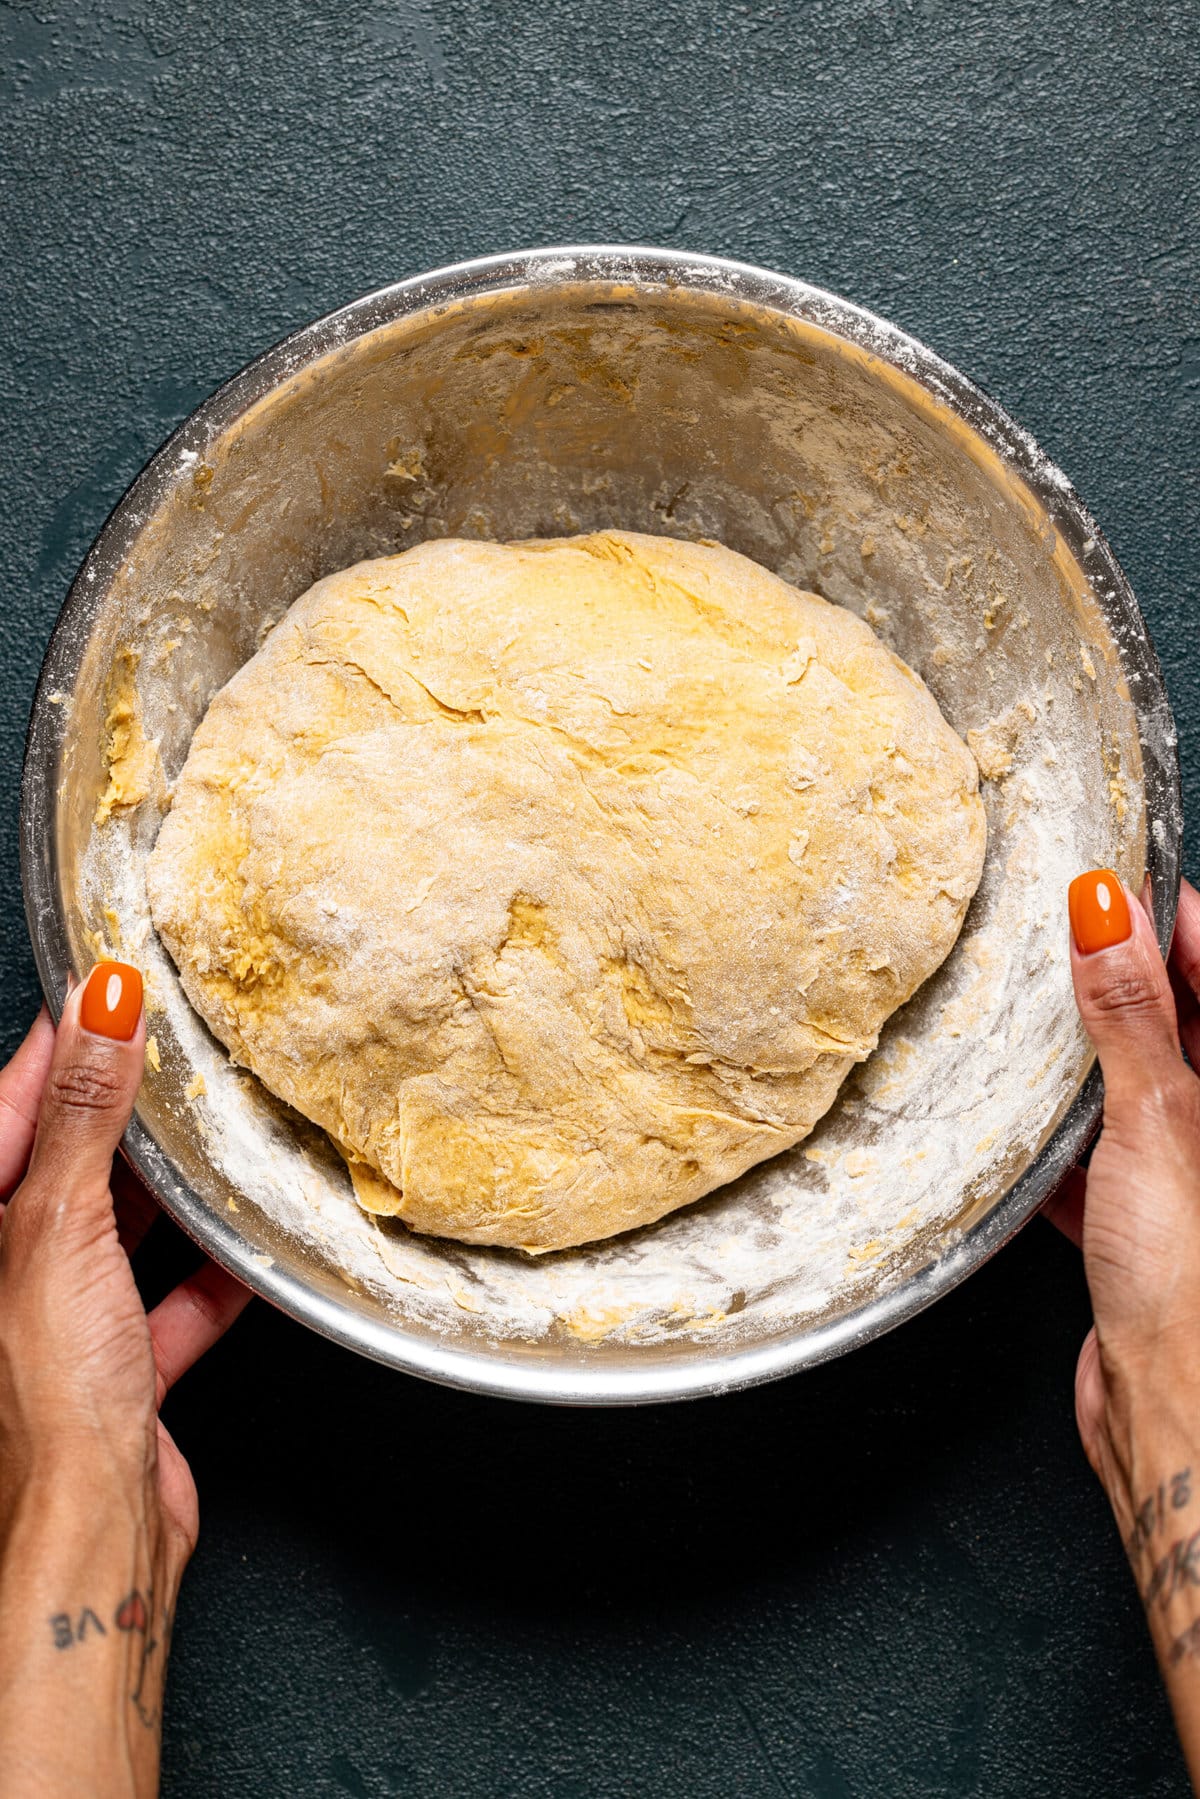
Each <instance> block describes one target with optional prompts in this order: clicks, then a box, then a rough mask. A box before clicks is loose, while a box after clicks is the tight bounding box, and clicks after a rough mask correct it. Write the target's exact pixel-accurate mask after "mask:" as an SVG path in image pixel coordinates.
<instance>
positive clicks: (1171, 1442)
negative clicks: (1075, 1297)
mask: <svg viewBox="0 0 1200 1799" xmlns="http://www.w3.org/2000/svg"><path fill="white" fill-rule="evenodd" d="M1070 897H1071V905H1070V911H1071V925H1072V938H1073V942H1072V951H1071V967H1072V973H1073V975H1074V980H1075V994H1076V999H1077V1000H1078V1003H1079V1011H1080V1015H1081V1016H1082V1018H1083V1022H1084V1024H1085V1026H1086V1027H1087V1031H1088V1035H1089V1036H1090V1037H1091V1039H1092V1042H1093V1043H1094V1044H1095V1046H1096V1053H1097V1055H1098V1056H1099V1059H1100V1067H1101V1070H1102V1072H1103V1075H1104V1128H1103V1130H1102V1131H1101V1134H1100V1138H1099V1140H1098V1142H1097V1144H1096V1147H1095V1150H1094V1151H1093V1153H1092V1158H1091V1162H1090V1164H1089V1166H1088V1169H1087V1173H1086V1175H1085V1174H1083V1173H1082V1172H1080V1171H1077V1172H1076V1174H1075V1175H1074V1177H1072V1179H1071V1181H1069V1182H1068V1183H1067V1185H1066V1187H1065V1188H1064V1189H1063V1190H1061V1191H1060V1193H1059V1194H1058V1195H1057V1196H1056V1197H1055V1200H1054V1201H1053V1202H1052V1205H1051V1207H1050V1208H1048V1209H1049V1211H1050V1215H1051V1217H1052V1218H1053V1219H1054V1221H1055V1222H1056V1223H1057V1224H1059V1225H1061V1226H1062V1228H1063V1229H1064V1230H1066V1231H1067V1233H1068V1235H1070V1236H1072V1237H1074V1239H1075V1241H1076V1242H1081V1243H1082V1246H1083V1259H1084V1268H1085V1270H1086V1273H1087V1280H1088V1288H1089V1290H1090V1292H1091V1297H1092V1313H1093V1316H1094V1318H1095V1324H1094V1326H1093V1328H1092V1330H1091V1331H1090V1332H1089V1334H1088V1336H1087V1338H1086V1340H1085V1342H1084V1345H1083V1349H1082V1351H1081V1352H1080V1356H1079V1365H1078V1369H1077V1372H1076V1380H1075V1408H1076V1415H1077V1417H1078V1421H1079V1432H1080V1435H1081V1437H1082V1439H1083V1446H1084V1449H1085V1451H1086V1453H1087V1456H1088V1460H1089V1461H1090V1462H1091V1464H1092V1467H1093V1468H1094V1469H1095V1470H1096V1472H1097V1474H1098V1475H1099V1476H1100V1479H1101V1481H1102V1482H1103V1484H1104V1487H1105V1490H1106V1492H1107V1494H1108V1497H1109V1501H1110V1503H1111V1505H1112V1508H1113V1512H1114V1514H1115V1516H1116V1519H1117V1524H1118V1526H1119V1528H1120V1531H1121V1535H1122V1537H1123V1539H1124V1542H1125V1547H1126V1550H1127V1553H1128V1555H1129V1559H1130V1563H1131V1565H1132V1568H1133V1572H1134V1577H1135V1579H1136V1581H1137V1583H1138V1590H1139V1592H1140V1594H1141V1597H1142V1601H1143V1603H1144V1605H1145V1607H1146V1614H1147V1618H1148V1621H1149V1624H1150V1631H1151V1635H1152V1637H1153V1639H1154V1645H1155V1648H1156V1650H1157V1652H1158V1657H1159V1661H1160V1663H1161V1666H1162V1669H1163V1674H1164V1676H1165V1679H1166V1682H1167V1688H1168V1691H1169V1693H1170V1696H1171V1702H1172V1705H1173V1707H1174V1710H1175V1719H1176V1723H1177V1725H1178V1727H1179V1734H1180V1739H1181V1741H1182V1743H1183V1748H1184V1753H1185V1755H1186V1756H1187V1760H1188V1766H1189V1769H1190V1771H1191V1775H1192V1779H1193V1781H1194V1782H1196V1783H1197V1791H1198V1792H1200V1076H1198V1075H1197V1074H1196V1072H1195V1070H1196V1069H1197V1068H1200V896H1198V895H1197V893H1196V892H1195V890H1194V889H1193V888H1191V887H1189V886H1188V885H1187V883H1186V882H1185V883H1184V886H1183V890H1182V892H1181V894H1180V898H1179V917H1178V922H1177V925H1176V930H1175V941H1174V944H1173V946H1172V950H1171V957H1170V972H1169V974H1168V970H1167V968H1166V967H1164V965H1163V961H1162V957H1161V956H1160V954H1159V950H1158V943H1157V940H1156V938H1155V935H1154V928H1153V926H1152V924H1151V922H1150V918H1149V916H1148V913H1147V911H1146V910H1144V909H1143V907H1142V906H1141V905H1139V903H1138V902H1137V900H1136V899H1135V898H1134V897H1133V896H1132V895H1131V894H1129V893H1127V892H1125V890H1124V889H1123V888H1122V887H1121V885H1120V883H1119V882H1118V881H1117V879H1116V877H1115V875H1112V874H1111V873H1109V872H1108V871H1105V870H1100V871H1097V872H1095V873H1093V874H1090V875H1086V876H1081V877H1080V879H1079V880H1078V881H1076V882H1073V883H1072V890H1071V896H1070ZM1184 1052H1186V1054H1187V1057H1188V1059H1189V1061H1190V1062H1191V1064H1192V1066H1191V1067H1190V1068H1189V1067H1188V1065H1187V1063H1186V1062H1185V1061H1184Z"/></svg>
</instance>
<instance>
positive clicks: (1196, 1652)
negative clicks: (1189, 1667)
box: [1167, 1618, 1200, 1668]
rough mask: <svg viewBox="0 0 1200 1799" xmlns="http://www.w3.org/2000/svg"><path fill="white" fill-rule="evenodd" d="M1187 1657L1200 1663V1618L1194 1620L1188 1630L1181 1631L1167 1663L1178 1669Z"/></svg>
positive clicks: (1168, 1653)
mask: <svg viewBox="0 0 1200 1799" xmlns="http://www.w3.org/2000/svg"><path fill="white" fill-rule="evenodd" d="M1185 1657H1186V1658H1190V1659H1191V1660H1192V1661H1200V1618H1193V1619H1192V1621H1191V1623H1190V1624H1189V1625H1188V1627H1187V1629H1186V1630H1185V1631H1181V1633H1180V1634H1179V1636H1177V1637H1176V1638H1175V1641H1174V1642H1173V1643H1172V1644H1171V1647H1170V1649H1168V1651H1167V1661H1168V1662H1169V1663H1170V1665H1171V1667H1172V1668H1174V1667H1176V1666H1177V1665H1178V1664H1179V1663H1180V1662H1181V1661H1183V1660H1184V1659H1185Z"/></svg>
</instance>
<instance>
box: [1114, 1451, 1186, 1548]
mask: <svg viewBox="0 0 1200 1799" xmlns="http://www.w3.org/2000/svg"><path fill="white" fill-rule="evenodd" d="M1191 1497H1192V1471H1191V1469H1190V1468H1180V1469H1179V1470H1178V1471H1177V1472H1176V1473H1175V1474H1172V1475H1171V1476H1170V1478H1169V1479H1168V1480H1160V1481H1159V1483H1158V1485H1157V1487H1156V1488H1155V1489H1154V1491H1153V1493H1151V1494H1149V1496H1148V1497H1147V1498H1145V1499H1143V1501H1142V1503H1141V1505H1140V1506H1139V1507H1138V1509H1137V1512H1136V1514H1135V1516H1134V1520H1133V1529H1132V1530H1131V1531H1130V1533H1129V1536H1128V1537H1127V1538H1126V1541H1125V1549H1126V1553H1127V1554H1128V1556H1129V1559H1130V1561H1131V1562H1134V1563H1136V1562H1137V1559H1138V1557H1139V1556H1140V1555H1141V1553H1142V1551H1143V1550H1144V1549H1148V1548H1149V1546H1150V1543H1151V1540H1152V1539H1153V1538H1154V1537H1156V1536H1157V1535H1158V1533H1159V1531H1160V1530H1162V1528H1163V1526H1164V1524H1165V1523H1166V1521H1167V1515H1168V1513H1169V1512H1181V1511H1182V1510H1183V1508H1184V1506H1186V1505H1187V1504H1188V1503H1189V1502H1190V1500H1191Z"/></svg>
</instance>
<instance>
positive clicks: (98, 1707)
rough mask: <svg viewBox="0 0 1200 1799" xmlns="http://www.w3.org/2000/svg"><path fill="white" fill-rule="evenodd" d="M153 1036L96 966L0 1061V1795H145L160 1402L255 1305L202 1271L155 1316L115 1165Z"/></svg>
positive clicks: (158, 1553) (166, 1534)
mask: <svg viewBox="0 0 1200 1799" xmlns="http://www.w3.org/2000/svg"><path fill="white" fill-rule="evenodd" d="M145 1034H146V1032H145V1017H144V1013H143V1011H142V1004H141V977H140V976H139V975H138V973H137V971H136V969H132V968H129V967H127V966H126V965H125V964H122V963H102V964H100V965H99V966H98V967H97V968H96V969H94V970H93V972H92V974H91V976H90V977H89V980H88V982H87V983H86V984H85V986H83V987H81V988H77V989H76V990H75V992H74V993H72V994H71V996H70V998H69V999H68V1001H67V1003H66V1006H65V1008H64V1011H63V1018H62V1022H61V1024H60V1025H59V1027H58V1030H57V1032H56V1031H55V1029H54V1027H53V1025H52V1024H51V1022H50V1019H49V1017H48V1015H47V1014H46V1013H45V1012H44V1011H43V1012H42V1014H41V1015H40V1016H39V1018H38V1019H37V1021H36V1022H35V1024H34V1026H33V1029H32V1030H31V1032H30V1033H29V1036H28V1037H27V1038H26V1040H25V1042H24V1043H23V1044H22V1046H21V1048H20V1049H19V1050H18V1051H17V1054H16V1056H15V1057H14V1058H13V1060H12V1061H11V1062H10V1063H9V1064H8V1066H7V1067H6V1068H5V1069H4V1070H3V1071H2V1072H0V1197H2V1198H4V1199H6V1200H7V1202H8V1203H7V1205H6V1207H5V1208H4V1212H3V1219H2V1222H0V1532H2V1542H3V1557H2V1560H0V1764H3V1765H4V1766H5V1767H6V1770H7V1773H6V1780H11V1781H12V1784H11V1785H6V1788H5V1791H6V1794H7V1793H9V1792H21V1791H24V1790H28V1791H29V1792H31V1793H33V1792H38V1793H53V1792H57V1791H58V1790H60V1788H61V1790H63V1791H67V1790H79V1791H89V1792H99V1791H102V1792H104V1793H106V1794H107V1793H109V1792H113V1793H124V1792H130V1793H145V1792H153V1791H154V1790H155V1784H156V1781H157V1762H158V1736H159V1720H160V1699H161V1690H162V1681H163V1675H164V1673H165V1665H166V1647H167V1643H168V1639H169V1630H170V1620H171V1616H172V1614H173V1611H174V1604H175V1596H176V1593H177V1591H178V1586H179V1581H180V1578H181V1576H182V1573H183V1569H184V1567H185V1566H186V1564H187V1561H188V1559H189V1557H190V1555H191V1553H192V1550H193V1548H194V1547H195V1543H196V1535H197V1530H198V1510H197V1499H196V1488H195V1483H194V1481H193V1480H192V1476H191V1472H190V1470H189V1468H188V1466H187V1463H186V1461H185V1460H184V1458H183V1456H182V1455H181V1454H180V1452H179V1449H178V1447H177V1446H176V1444H175V1443H174V1441H173V1440H172V1438H171V1436H170V1433H169V1432H168V1431H167V1430H166V1429H165V1427H164V1425H163V1423H162V1420H161V1419H160V1417H159V1415H158V1411H159V1407H160V1405H161V1404H162V1401H163V1398H164V1396H165V1394H166V1393H167V1391H168V1389H169V1388H170V1387H171V1385H172V1384H173V1382H174V1381H175V1380H177V1379H178V1377H179V1376H180V1375H181V1374H182V1373H183V1372H184V1371H185V1370H186V1369H188V1368H190V1367H191V1365H192V1363H193V1362H195V1361H196V1359H197V1358H198V1357H199V1356H200V1355H202V1354H203V1353H204V1351H205V1350H206V1349H208V1348H209V1347H210V1346H211V1345H212V1344H213V1343H215V1342H216V1340H217V1339H218V1338H219V1337H220V1336H221V1335H222V1333H223V1332H224V1331H225V1330H226V1329H227V1328H228V1327H229V1325H230V1324H231V1323H232V1322H233V1320H234V1319H235V1318H236V1317H237V1315H238V1313H239V1312H240V1311H241V1310H242V1308H243V1306H244V1305H245V1304H246V1302H247V1300H248V1299H249V1297H250V1295H249V1293H248V1292H247V1291H246V1289H245V1288H244V1287H242V1286H241V1285H240V1283H239V1282H237V1281H236V1280H234V1278H233V1277H232V1276H231V1275H229V1274H227V1273H226V1272H225V1271H224V1270H222V1269H219V1268H217V1267H216V1266H215V1265H213V1264H211V1263H206V1264H205V1265H204V1266H203V1267H202V1268H201V1269H200V1270H199V1271H198V1272H197V1273H196V1274H194V1275H192V1276H191V1278H190V1279H188V1280H186V1281H184V1282H183V1284H182V1285H181V1286H179V1287H177V1288H176V1289H175V1290H174V1292H172V1293H170V1294H169V1295H168V1296H167V1298H166V1299H164V1300H163V1301H162V1302H161V1303H160V1304H159V1305H157V1306H155V1307H154V1309H153V1310H152V1311H151V1312H149V1313H147V1312H146V1310H145V1307H144V1306H143V1304H142V1301H141V1298H140V1296H139V1294H138V1290H137V1286H136V1284H135V1282H134V1278H133V1273H132V1270H131V1268H130V1264H129V1256H130V1254H131V1253H132V1251H133V1249H134V1248H135V1247H136V1245H137V1243H138V1242H139V1241H140V1240H141V1238H142V1236H143V1235H144V1234H145V1231H146V1229H147V1228H148V1226H149V1224H150V1222H151V1220H152V1218H153V1216H154V1210H155V1208H154V1205H153V1202H152V1201H151V1200H150V1199H149V1198H148V1196H147V1195H146V1194H145V1193H144V1192H143V1191H142V1189H141V1188H140V1187H139V1186H138V1185H137V1183H136V1182H135V1181H134V1180H133V1179H132V1177H131V1176H130V1175H129V1173H128V1170H127V1169H126V1168H125V1167H124V1165H123V1164H121V1163H120V1162H119V1161H118V1162H117V1163H116V1164H114V1161H113V1156H114V1152H115V1151H116V1149H117V1147H118V1144H119V1142H120V1139H121V1135H122V1133H123V1132H124V1130H125V1127H126V1125H127V1124H128V1122H129V1118H130V1115H131V1113H132V1111H133V1105H134V1100H135V1098H136V1095H137V1090H138V1087H139V1085H140V1083H141V1078H142V1068H143V1057H144V1052H145ZM114 1193H115V1195H116V1199H115V1203H114ZM17 1714H19V1715H20V1718H21V1727H20V1735H19V1738H18V1739H17V1741H18V1742H19V1744H20V1747H19V1748H17V1747H16V1745H15V1744H14V1739H13V1735H12V1730H13V1728H14V1724H15V1716H16V1715H17ZM39 1717H40V1718H41V1719H42V1721H43V1724H44V1728H45V1736H44V1739H43V1740H41V1741H39V1738H38V1731H37V1720H38V1718H39ZM56 1720H57V1722H56ZM14 1752H15V1753H16V1756H17V1760H16V1762H15V1763H14V1761H13V1760H12V1759H11V1757H12V1754H13V1753H14ZM26 1764H28V1768H27V1773H28V1781H27V1788H26V1786H23V1785H22V1784H21V1782H20V1779H19V1778H18V1777H17V1776H18V1775H19V1773H20V1771H21V1769H23V1768H25V1766H26ZM72 1782H77V1783H78V1784H77V1786H76V1787H74V1788H73V1787H72V1784H71V1783H72Z"/></svg>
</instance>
